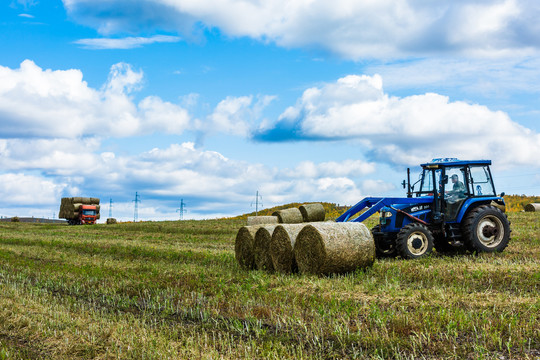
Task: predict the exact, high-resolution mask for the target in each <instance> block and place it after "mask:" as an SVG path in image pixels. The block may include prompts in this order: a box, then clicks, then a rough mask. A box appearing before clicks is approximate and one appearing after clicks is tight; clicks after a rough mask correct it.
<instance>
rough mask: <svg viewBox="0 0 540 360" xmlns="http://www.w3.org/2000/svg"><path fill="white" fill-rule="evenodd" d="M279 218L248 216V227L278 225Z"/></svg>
mask: <svg viewBox="0 0 540 360" xmlns="http://www.w3.org/2000/svg"><path fill="white" fill-rule="evenodd" d="M278 223H279V220H278V217H277V216H248V218H247V225H248V226H250V225H264V224H278Z"/></svg>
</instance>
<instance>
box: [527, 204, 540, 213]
mask: <svg viewBox="0 0 540 360" xmlns="http://www.w3.org/2000/svg"><path fill="white" fill-rule="evenodd" d="M525 211H529V212H536V211H540V204H538V203H530V204H527V205H525Z"/></svg>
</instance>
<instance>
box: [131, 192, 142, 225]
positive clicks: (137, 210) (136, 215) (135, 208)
mask: <svg viewBox="0 0 540 360" xmlns="http://www.w3.org/2000/svg"><path fill="white" fill-rule="evenodd" d="M139 197H140V195H139V194H138V193H137V192H136V191H135V200H132V201H133V202H134V203H135V207H134V209H133V222H137V220H138V219H139V203H140V202H141V200H139Z"/></svg>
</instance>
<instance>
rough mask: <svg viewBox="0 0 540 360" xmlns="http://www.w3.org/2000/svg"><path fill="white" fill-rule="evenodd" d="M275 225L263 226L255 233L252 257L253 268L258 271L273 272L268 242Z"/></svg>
mask: <svg viewBox="0 0 540 360" xmlns="http://www.w3.org/2000/svg"><path fill="white" fill-rule="evenodd" d="M275 228H276V225H263V226H261V228H260V229H259V230H257V232H256V233H255V241H254V243H253V256H254V258H255V266H256V267H257V269H259V270H267V271H273V270H274V265H273V264H272V258H271V257H270V240H271V239H272V233H273V232H274V229H275Z"/></svg>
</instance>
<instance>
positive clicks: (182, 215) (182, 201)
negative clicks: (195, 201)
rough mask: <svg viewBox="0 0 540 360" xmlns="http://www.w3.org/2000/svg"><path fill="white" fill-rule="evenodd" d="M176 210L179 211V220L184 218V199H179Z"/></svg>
mask: <svg viewBox="0 0 540 360" xmlns="http://www.w3.org/2000/svg"><path fill="white" fill-rule="evenodd" d="M176 212H179V213H180V220H184V213H185V212H187V210H186V203H184V199H180V207H179V208H178V209H176Z"/></svg>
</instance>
